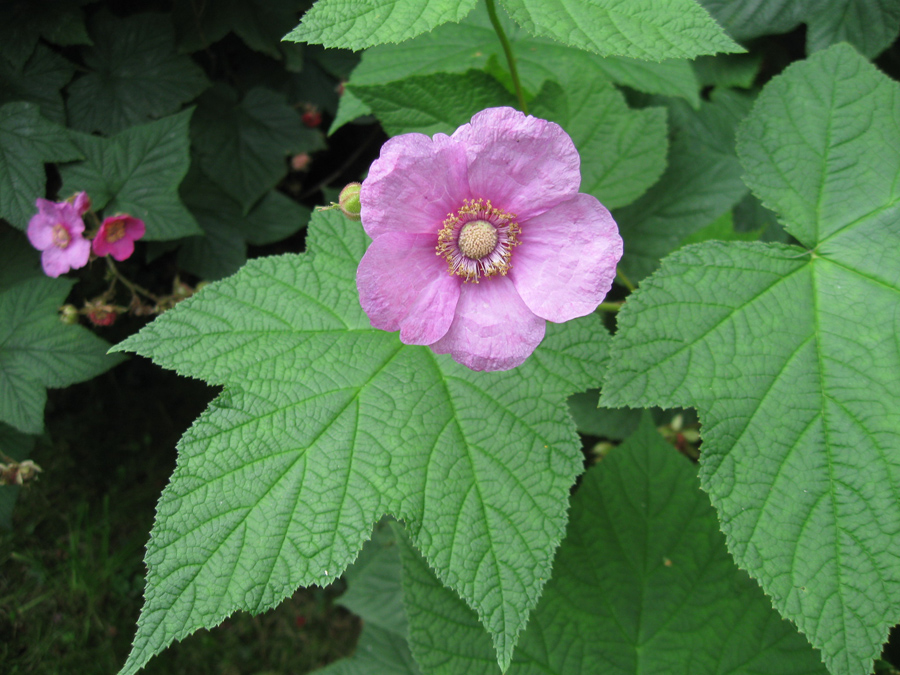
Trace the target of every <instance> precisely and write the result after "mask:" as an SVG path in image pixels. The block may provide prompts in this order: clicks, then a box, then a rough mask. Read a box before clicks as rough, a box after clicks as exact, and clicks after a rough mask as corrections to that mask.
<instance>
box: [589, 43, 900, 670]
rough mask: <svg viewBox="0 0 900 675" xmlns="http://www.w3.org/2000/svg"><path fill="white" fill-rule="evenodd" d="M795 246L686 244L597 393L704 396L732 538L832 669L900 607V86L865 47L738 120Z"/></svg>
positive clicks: (861, 657)
mask: <svg viewBox="0 0 900 675" xmlns="http://www.w3.org/2000/svg"><path fill="white" fill-rule="evenodd" d="M738 150H739V155H740V157H741V160H742V163H743V165H744V167H745V169H746V171H747V177H746V181H747V183H748V184H749V185H750V186H751V188H752V189H753V191H754V192H755V193H756V194H757V195H758V196H759V197H760V199H761V200H762V201H763V203H764V204H766V205H767V206H769V207H770V208H772V209H774V210H775V211H777V212H778V213H779V214H780V215H781V218H782V221H783V222H784V223H785V227H786V229H787V230H788V232H790V233H791V234H792V235H793V236H794V237H796V238H797V240H798V241H799V242H800V243H801V246H784V245H778V244H770V245H765V244H749V243H748V244H739V243H730V244H721V243H714V242H708V243H704V244H699V245H696V246H690V247H687V248H685V249H683V250H682V251H679V252H678V253H676V254H674V255H672V256H670V257H669V258H668V259H666V260H665V261H664V262H663V265H662V268H661V269H660V270H659V272H658V273H657V274H655V275H654V276H653V277H651V278H650V279H648V280H647V281H646V282H645V283H644V284H642V287H641V289H640V290H639V291H638V293H637V294H635V295H634V296H633V297H632V298H630V299H629V300H628V302H627V303H626V306H625V309H624V310H623V311H622V312H621V313H620V315H619V317H618V324H619V329H620V330H619V334H618V335H617V336H616V339H615V341H614V349H613V356H612V358H611V364H612V365H611V368H610V371H609V374H608V376H607V379H606V383H605V385H604V392H605V393H604V397H603V399H602V400H603V401H604V402H605V404H606V405H609V406H621V405H632V406H635V405H636V406H646V405H661V406H677V405H691V406H696V407H697V408H698V410H699V412H700V417H701V420H702V421H703V423H704V427H703V439H704V444H703V455H702V458H701V459H702V463H703V464H702V470H701V479H702V483H703V487H704V488H705V489H706V490H707V491H709V493H710V495H711V497H712V501H713V504H714V505H715V506H716V508H717V509H718V511H719V515H720V519H721V522H722V528H723V530H724V531H725V533H726V535H727V538H728V545H729V548H730V550H731V552H732V554H733V555H734V557H735V559H736V561H737V562H738V564H739V565H740V566H741V567H744V568H746V569H747V570H749V571H750V573H751V574H752V575H753V576H755V577H757V579H758V580H759V582H760V583H761V585H762V587H763V589H764V590H765V591H766V592H767V593H768V594H769V595H771V596H772V599H773V602H774V604H775V606H776V608H778V610H779V611H780V612H781V613H782V614H783V615H784V616H785V617H788V618H790V619H791V620H793V621H794V622H795V623H796V624H797V625H798V626H799V627H800V629H801V630H802V631H803V632H804V633H806V634H807V636H808V637H809V639H810V641H811V642H812V644H813V645H815V646H816V647H819V648H820V649H821V650H822V652H823V656H824V659H825V662H826V664H827V665H828V667H829V669H830V670H831V671H832V672H833V673H850V674H856V675H862V674H863V673H868V672H869V670H870V668H871V663H872V659H873V658H875V657H877V656H878V654H879V652H880V649H881V644H882V642H883V641H884V639H885V638H886V636H887V631H888V629H889V628H890V626H892V625H893V624H895V623H896V622H897V621H898V619H900V602H898V597H900V564H898V560H900V343H898V339H897V335H898V331H900V249H898V247H897V246H896V242H897V241H898V237H900V182H898V180H897V176H898V175H900V87H898V85H897V83H895V82H891V81H890V80H888V79H887V78H886V77H885V76H884V75H882V74H881V73H879V72H878V71H877V70H876V69H875V68H874V67H873V66H871V65H870V64H869V63H867V62H866V60H865V59H864V58H862V57H861V56H859V55H858V54H857V53H856V52H855V51H854V50H853V49H852V48H851V47H849V46H847V45H838V46H835V47H832V48H830V49H828V50H826V51H823V52H819V53H817V54H815V55H813V56H812V57H810V58H809V59H808V60H807V61H805V62H802V63H798V64H795V65H793V66H791V67H790V68H788V69H787V70H786V71H785V73H784V74H782V75H781V76H779V77H777V78H775V79H773V80H772V81H771V82H770V83H769V84H768V85H767V86H766V88H765V89H764V90H763V92H762V94H761V95H760V97H759V100H758V102H757V104H756V106H755V107H754V109H753V111H752V113H751V114H750V116H749V117H748V118H747V120H746V122H745V123H744V125H743V126H742V127H741V130H740V132H739V134H738Z"/></svg>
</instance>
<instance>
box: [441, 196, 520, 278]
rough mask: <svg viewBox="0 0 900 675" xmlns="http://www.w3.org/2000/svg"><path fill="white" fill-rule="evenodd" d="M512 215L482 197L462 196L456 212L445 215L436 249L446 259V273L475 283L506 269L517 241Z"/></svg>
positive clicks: (508, 267) (516, 226)
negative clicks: (464, 197) (460, 204)
mask: <svg viewBox="0 0 900 675" xmlns="http://www.w3.org/2000/svg"><path fill="white" fill-rule="evenodd" d="M515 218H516V217H515V215H513V214H512V213H506V212H505V211H503V210H501V209H498V208H495V207H494V206H493V205H492V204H491V202H490V200H485V199H466V200H465V201H464V202H463V205H462V207H460V209H459V210H458V211H457V212H456V213H449V214H447V218H446V220H444V222H443V227H442V228H441V230H440V232H439V233H438V245H437V247H436V250H437V254H438V255H439V256H443V257H444V258H446V260H447V263H448V272H449V273H450V274H455V275H457V276H461V277H463V279H464V280H465V281H474V282H475V283H478V281H479V279H480V278H481V277H492V276H495V275H497V274H500V275H504V274H506V273H507V272H509V269H510V262H509V260H510V258H511V257H512V249H513V247H514V246H517V245H518V244H519V241H518V239H517V237H516V235H517V234H518V233H519V224H518V223H517V222H516V221H515Z"/></svg>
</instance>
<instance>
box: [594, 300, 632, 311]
mask: <svg viewBox="0 0 900 675" xmlns="http://www.w3.org/2000/svg"><path fill="white" fill-rule="evenodd" d="M624 304H625V303H624V302H601V303H600V304H599V305H597V309H599V310H600V311H601V312H618V311H619V310H620V309H622V305H624Z"/></svg>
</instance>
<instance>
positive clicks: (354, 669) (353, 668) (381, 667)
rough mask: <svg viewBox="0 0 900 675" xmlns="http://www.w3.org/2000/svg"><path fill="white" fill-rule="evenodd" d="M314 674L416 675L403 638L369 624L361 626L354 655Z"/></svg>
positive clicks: (415, 668)
mask: <svg viewBox="0 0 900 675" xmlns="http://www.w3.org/2000/svg"><path fill="white" fill-rule="evenodd" d="M314 672H315V673H316V675H420V673H421V671H420V670H419V668H418V666H417V665H416V662H415V660H414V659H413V656H412V654H411V653H410V651H409V645H408V644H407V643H406V638H404V637H403V636H402V635H398V634H397V633H394V632H391V631H387V630H385V629H384V628H380V627H378V626H375V625H371V624H368V623H366V624H363V629H362V633H361V634H360V636H359V642H358V643H357V645H356V652H354V654H353V656H350V657H348V658H346V659H341V660H339V661H335V662H334V663H332V664H331V665H329V666H327V667H325V668H322V669H321V670H316V671H314Z"/></svg>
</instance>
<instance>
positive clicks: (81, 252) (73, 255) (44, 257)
mask: <svg viewBox="0 0 900 675" xmlns="http://www.w3.org/2000/svg"><path fill="white" fill-rule="evenodd" d="M90 257H91V242H89V241H88V240H87V239H85V238H83V237H80V236H78V237H74V238H73V239H72V241H71V243H70V244H69V245H68V246H67V247H66V248H58V247H56V246H51V247H50V248H48V249H46V250H45V251H44V252H43V253H41V267H43V268H44V273H45V274H46V275H47V276H48V277H58V276H59V275H60V274H65V273H66V272H68V271H69V270H70V269H75V270H77V269H79V268H81V267H84V266H85V265H87V261H88V258H90Z"/></svg>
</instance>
